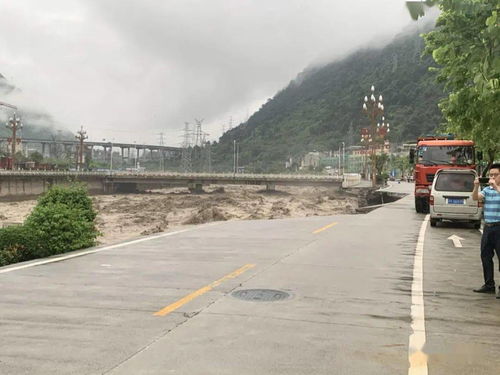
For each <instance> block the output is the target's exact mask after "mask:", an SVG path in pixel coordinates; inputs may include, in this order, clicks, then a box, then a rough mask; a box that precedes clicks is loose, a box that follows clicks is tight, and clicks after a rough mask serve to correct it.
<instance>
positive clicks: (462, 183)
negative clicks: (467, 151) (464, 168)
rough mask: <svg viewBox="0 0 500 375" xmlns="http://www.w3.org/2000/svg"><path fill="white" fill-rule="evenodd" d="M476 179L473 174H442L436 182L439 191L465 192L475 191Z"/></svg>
mask: <svg viewBox="0 0 500 375" xmlns="http://www.w3.org/2000/svg"><path fill="white" fill-rule="evenodd" d="M474 178H475V176H474V175H473V174H471V173H440V174H439V175H438V179H437V181H436V185H435V187H434V188H435V189H436V190H437V191H463V192H471V191H472V190H474Z"/></svg>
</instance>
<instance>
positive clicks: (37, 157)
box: [29, 151, 43, 163]
mask: <svg viewBox="0 0 500 375" xmlns="http://www.w3.org/2000/svg"><path fill="white" fill-rule="evenodd" d="M29 159H30V160H31V161H34V162H35V163H41V162H42V161H43V155H42V154H40V153H39V152H38V151H34V152H32V153H31V154H30V156H29Z"/></svg>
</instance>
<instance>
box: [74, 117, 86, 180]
mask: <svg viewBox="0 0 500 375" xmlns="http://www.w3.org/2000/svg"><path fill="white" fill-rule="evenodd" d="M76 134H77V135H75V138H76V139H77V140H78V141H79V144H78V153H77V155H78V156H77V159H76V169H77V170H78V171H79V170H81V169H83V141H84V140H86V139H87V138H88V136H87V132H86V131H84V130H83V126H82V127H81V128H80V130H79V131H77V132H76Z"/></svg>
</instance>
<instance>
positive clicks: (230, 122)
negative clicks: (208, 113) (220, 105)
mask: <svg viewBox="0 0 500 375" xmlns="http://www.w3.org/2000/svg"><path fill="white" fill-rule="evenodd" d="M228 127H229V129H228V130H232V129H233V116H230V117H229V126H228Z"/></svg>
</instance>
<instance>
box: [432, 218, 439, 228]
mask: <svg viewBox="0 0 500 375" xmlns="http://www.w3.org/2000/svg"><path fill="white" fill-rule="evenodd" d="M437 222H438V221H437V219H431V227H435V226H436V225H437Z"/></svg>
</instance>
